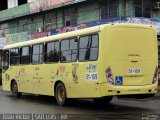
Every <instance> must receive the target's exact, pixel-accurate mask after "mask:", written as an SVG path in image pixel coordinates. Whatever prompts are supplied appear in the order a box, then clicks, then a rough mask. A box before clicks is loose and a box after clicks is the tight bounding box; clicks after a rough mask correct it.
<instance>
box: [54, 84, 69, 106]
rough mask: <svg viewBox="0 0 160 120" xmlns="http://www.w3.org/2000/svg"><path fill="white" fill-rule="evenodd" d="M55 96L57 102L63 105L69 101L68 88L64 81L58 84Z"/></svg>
mask: <svg viewBox="0 0 160 120" xmlns="http://www.w3.org/2000/svg"><path fill="white" fill-rule="evenodd" d="M55 97H56V101H57V103H58V104H59V105H61V106H62V105H64V104H65V103H66V102H67V95H66V90H65V87H64V85H63V84H62V83H58V85H57V86H56V92H55Z"/></svg>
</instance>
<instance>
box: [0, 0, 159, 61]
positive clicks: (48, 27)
mask: <svg viewBox="0 0 160 120" xmlns="http://www.w3.org/2000/svg"><path fill="white" fill-rule="evenodd" d="M117 22H120V23H121V22H128V23H139V24H146V25H153V26H155V27H156V29H157V36H158V39H159V41H160V0H154V1H153V0H0V48H3V46H4V45H5V44H12V43H17V42H21V41H26V40H31V39H36V38H39V37H44V36H49V35H55V34H59V33H64V32H69V31H74V30H77V29H83V28H86V27H91V26H95V25H99V24H105V23H117ZM159 45H160V43H159ZM159 48H160V47H159ZM159 54H160V51H159ZM159 63H160V61H159Z"/></svg>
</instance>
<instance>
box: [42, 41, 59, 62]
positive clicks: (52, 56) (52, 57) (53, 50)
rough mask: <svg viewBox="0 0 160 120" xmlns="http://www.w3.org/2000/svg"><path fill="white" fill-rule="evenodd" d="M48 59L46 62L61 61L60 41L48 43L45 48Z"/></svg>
mask: <svg viewBox="0 0 160 120" xmlns="http://www.w3.org/2000/svg"><path fill="white" fill-rule="evenodd" d="M45 50H46V51H45V54H46V59H45V62H58V61H59V41H56V42H50V43H46V49H45Z"/></svg>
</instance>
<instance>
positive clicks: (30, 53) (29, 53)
mask: <svg viewBox="0 0 160 120" xmlns="http://www.w3.org/2000/svg"><path fill="white" fill-rule="evenodd" d="M25 47H29V55H24V56H29V63H28V64H25V63H22V61H21V60H22V49H23V48H25ZM31 52H32V51H31V46H22V47H21V48H20V65H30V64H31V56H32V54H31ZM24 56H23V57H24Z"/></svg>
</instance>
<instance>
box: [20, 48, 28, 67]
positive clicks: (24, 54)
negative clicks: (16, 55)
mask: <svg viewBox="0 0 160 120" xmlns="http://www.w3.org/2000/svg"><path fill="white" fill-rule="evenodd" d="M20 57H21V59H20V64H30V47H29V46H28V47H22V48H21V55H20Z"/></svg>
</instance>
